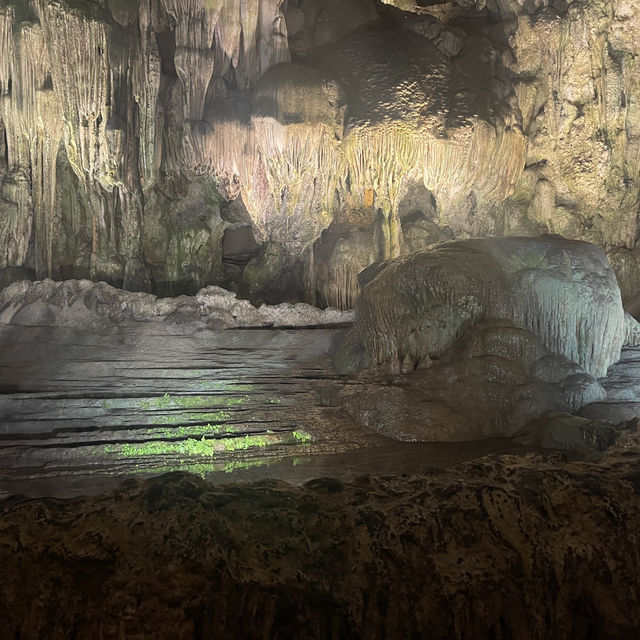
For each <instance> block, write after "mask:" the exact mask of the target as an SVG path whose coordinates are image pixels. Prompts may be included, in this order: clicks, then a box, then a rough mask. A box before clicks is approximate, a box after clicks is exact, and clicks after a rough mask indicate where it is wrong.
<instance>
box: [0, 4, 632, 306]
mask: <svg viewBox="0 0 640 640" xmlns="http://www.w3.org/2000/svg"><path fill="white" fill-rule="evenodd" d="M391 5H396V6H391ZM639 33H640V10H639V9H638V7H637V5H636V3H635V2H633V1H632V0H573V2H571V1H570V0H556V1H554V2H537V1H533V0H532V1H527V2H522V1H521V0H478V1H476V2H473V1H471V0H469V1H467V0H464V1H463V0H460V1H459V2H450V3H444V4H443V3H430V2H420V3H415V2H404V1H402V2H401V1H394V2H391V1H389V2H385V3H379V4H376V3H375V2H374V0H357V1H356V0H353V1H352V2H349V3H343V2H337V1H334V0H331V1H326V2H320V1H316V0H314V1H311V0H306V1H305V2H299V1H297V0H289V2H283V1H282V0H243V1H240V0H233V1H229V2H227V1H225V2H223V1H222V0H207V1H205V0H138V1H136V2H120V1H116V0H73V1H71V0H59V1H58V2H54V3H49V2H44V1H43V0H31V1H30V2H27V1H25V2H22V1H20V2H16V1H13V0H2V1H1V2H0V284H4V283H5V282H7V281H9V280H13V279H16V278H18V277H23V276H25V275H32V276H33V275H35V276H36V277H37V278H45V277H51V278H54V279H66V278H92V279H104V280H106V281H108V282H109V283H111V284H114V285H118V286H124V287H125V288H127V289H133V290H146V291H153V292H155V293H160V294H163V295H175V294H179V293H195V292H196V291H197V290H198V289H200V288H201V287H203V286H206V285H209V284H216V285H225V286H227V287H233V288H235V289H236V290H238V291H239V292H241V293H243V294H244V295H251V296H252V297H253V298H254V299H257V300H267V301H275V300H278V299H280V300H281V299H282V298H283V297H289V298H298V299H306V300H308V301H310V302H316V301H318V302H320V303H321V304H324V305H330V306H341V307H350V306H352V305H353V303H354V301H355V298H356V296H357V293H358V282H357V275H358V273H359V272H360V271H361V270H362V269H364V268H366V267H367V266H369V265H370V264H372V263H374V262H379V261H382V260H386V259H389V258H394V257H397V256H399V255H402V254H406V253H411V252H413V251H415V250H418V249H421V248H425V247H426V246H428V245H430V244H431V243H433V242H436V241H439V240H443V239H448V238H451V237H467V236H470V235H471V236H485V235H513V234H521V235H522V234H525V235H537V234H539V233H541V232H552V233H560V234H563V235H565V236H566V237H569V238H575V239H583V240H588V241H591V242H594V243H596V244H599V245H601V246H603V247H605V248H606V249H607V251H608V253H609V254H610V256H611V258H612V263H613V266H614V268H615V270H616V273H617V274H618V275H619V276H620V281H621V284H622V287H623V296H624V301H625V304H627V305H628V306H629V308H630V309H631V310H635V309H636V306H637V305H636V303H635V302H634V301H635V299H636V298H638V297H640V288H638V284H637V283H638V278H637V277H636V274H637V271H638V264H639V258H638V256H637V255H636V254H637V251H636V249H635V247H636V238H637V235H638V194H639V190H640V180H639V177H640V163H639V161H638V157H639V152H640V151H639V150H640V115H639V114H640V111H639V107H638V105H639V104H640V88H639V87H640V84H639V78H640V72H639V71H638V65H637V62H636V57H637V54H638V52H637V47H638V45H637V43H638V35H639ZM242 229H245V230H247V231H248V232H249V233H250V234H251V235H252V236H253V242H254V246H252V248H251V249H250V250H249V251H247V252H244V253H241V257H240V258H239V257H238V254H228V253H225V248H224V247H225V243H224V237H225V234H226V233H227V232H230V233H231V232H237V231H238V230H242ZM249 245H251V243H249ZM249 245H248V246H249ZM247 264H250V267H249V268H248V269H245V266H246V265H247ZM278 301H279V300H278Z"/></svg>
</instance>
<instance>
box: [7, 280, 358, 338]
mask: <svg viewBox="0 0 640 640" xmlns="http://www.w3.org/2000/svg"><path fill="white" fill-rule="evenodd" d="M353 319H354V314H353V312H350V311H339V310H337V309H317V308H315V307H311V306H309V305H308V304H302V303H301V304H288V303H282V304H279V305H276V306H269V305H262V306H260V307H259V308H256V307H254V306H253V305H252V304H251V303H250V302H249V301H247V300H239V299H238V298H236V294H235V293H232V292H230V291H226V290H225V289H221V288H220V287H213V286H212V287H206V288H205V289H201V290H200V291H199V292H198V293H197V294H196V295H195V296H193V297H190V296H180V297H179V298H157V297H156V296H154V295H151V294H149V293H132V292H129V291H124V290H122V289H115V288H114V287H112V286H111V285H108V284H106V283H105V282H98V283H94V282H91V281H90V280H68V281H65V282H54V281H53V280H43V281H42V282H29V281H26V280H23V281H19V282H15V283H13V284H12V285H10V286H8V287H6V288H5V289H3V290H2V291H0V323H2V324H15V325H26V326H69V327H76V328H89V327H94V328H99V327H101V326H109V325H110V324H113V323H115V324H119V323H122V322H125V321H133V322H149V321H163V322H170V323H176V324H186V323H191V324H193V323H198V322H201V323H207V324H209V325H211V326H213V327H214V328H219V329H224V328H228V327H246V326H276V327H283V326H284V327H286V326H291V327H304V326H314V325H332V324H341V323H350V322H352V321H353Z"/></svg>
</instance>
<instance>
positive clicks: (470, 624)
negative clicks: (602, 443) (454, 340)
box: [0, 430, 640, 640]
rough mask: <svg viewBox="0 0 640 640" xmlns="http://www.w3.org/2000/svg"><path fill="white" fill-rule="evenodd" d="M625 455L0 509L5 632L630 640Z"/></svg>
mask: <svg viewBox="0 0 640 640" xmlns="http://www.w3.org/2000/svg"><path fill="white" fill-rule="evenodd" d="M634 438H635V440H634ZM620 445H621V446H620V448H619V449H618V450H617V451H614V452H612V454H611V455H607V456H605V457H604V458H603V459H602V461H600V462H598V463H595V464H594V463H589V464H586V463H584V462H567V461H566V459H563V457H562V456H560V455H554V456H546V457H542V456H537V455H531V454H530V455H527V456H521V457H516V456H492V457H485V458H482V459H481V460H478V461H474V462H471V463H467V464H463V465H458V466H456V467H453V468H451V469H446V470H437V469H427V470H425V471H424V473H421V474H419V475H412V476H406V475H404V476H403V475H399V476H398V475H396V476H388V477H382V478H378V477H368V476H365V477H361V478H359V479H357V480H356V481H354V482H350V483H347V482H342V481H340V480H337V479H331V478H320V479H317V480H312V481H310V482H308V483H307V484H305V485H304V486H302V487H296V486H291V485H287V484H285V483H283V482H277V481H263V482H259V483H255V484H252V485H249V486H215V485H211V484H209V483H207V482H205V481H203V480H201V479H200V478H198V477H196V476H192V475H188V474H182V473H175V474H170V475H167V476H162V477H160V478H153V479H151V480H148V481H146V482H139V481H136V480H132V481H129V482H128V483H126V484H124V485H122V486H121V487H120V488H118V489H117V490H115V491H113V492H112V493H109V494H106V495H102V496H97V497H92V498H90V497H81V498H75V499H73V500H51V499H38V500H33V499H32V500H26V501H21V500H19V499H9V500H7V501H5V502H3V503H2V505H0V508H1V510H2V519H1V520H0V563H1V564H2V566H3V568H4V570H5V572H6V573H7V574H8V575H12V576H17V578H16V579H14V580H3V581H2V583H1V584H0V613H1V614H2V616H3V625H4V630H5V631H6V632H7V635H10V636H12V637H14V636H26V635H34V636H36V637H37V636H43V635H47V636H49V637H51V638H55V639H57V638H64V637H68V635H69V632H70V631H71V630H73V633H75V634H77V635H78V636H79V637H90V636H91V637H100V636H103V637H114V636H115V637H117V636H118V635H123V634H124V635H125V636H127V637H147V638H148V637H156V638H160V637H168V633H167V631H168V630H170V633H171V635H173V636H174V637H193V636H194V633H195V630H200V631H198V632H200V633H204V634H205V635H209V636H211V637H258V636H262V635H266V636H268V637H272V638H285V637H287V638H302V637H314V636H318V635H322V636H331V635H337V636H339V637H345V638H346V637H370V638H381V637H385V638H389V639H396V638H398V639H400V638H408V637H422V636H424V634H425V630H426V629H428V630H429V633H430V634H431V635H432V636H433V637H438V638H450V637H456V636H459V637H463V638H489V637H503V638H504V637H513V638H544V637H548V636H549V635H551V636H552V637H558V638H560V637H567V638H581V637H607V638H611V639H612V640H628V639H630V638H637V637H638V633H637V629H638V628H639V627H640V608H639V607H638V606H637V605H638V597H639V596H638V592H639V589H640V586H639V585H638V576H639V575H640V566H639V562H638V555H637V553H636V551H637V539H636V532H637V530H638V528H639V527H640V511H639V507H638V505H639V504H640V502H639V500H638V473H637V465H638V453H637V451H638V447H637V434H636V433H634V432H633V431H632V430H628V432H627V435H626V436H625V438H624V439H622V438H621V439H620ZM622 447H626V448H622ZM89 569H90V570H89ZM363 594H367V597H364V595H363ZM34 602H47V603H49V604H50V606H51V607H53V608H54V609H55V611H56V612H57V613H56V615H55V616H51V615H50V614H49V610H48V608H47V607H34V606H33V603H34ZM292 611H295V612H296V614H295V615H291V612H292Z"/></svg>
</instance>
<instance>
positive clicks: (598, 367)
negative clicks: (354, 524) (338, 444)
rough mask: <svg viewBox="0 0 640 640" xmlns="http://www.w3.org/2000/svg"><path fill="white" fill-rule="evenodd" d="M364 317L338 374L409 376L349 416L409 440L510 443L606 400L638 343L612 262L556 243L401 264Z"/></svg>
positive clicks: (446, 253) (390, 271)
mask: <svg viewBox="0 0 640 640" xmlns="http://www.w3.org/2000/svg"><path fill="white" fill-rule="evenodd" d="M356 312H357V320H356V324H355V326H354V329H353V332H352V336H351V337H350V339H349V340H347V341H346V342H345V344H344V345H343V348H342V349H343V350H342V352H341V353H340V354H339V355H338V357H337V359H336V364H337V366H338V367H339V368H341V369H343V370H344V371H350V372H353V371H354V370H358V369H363V368H366V369H368V371H369V373H370V374H371V373H373V374H379V373H383V374H385V375H387V374H388V373H389V372H390V373H392V374H399V373H410V374H411V375H408V376H404V377H402V378H400V379H399V380H400V382H399V383H398V384H394V383H389V382H387V383H386V384H385V385H380V384H377V383H375V382H372V383H369V384H367V383H365V384H363V385H362V387H359V388H358V390H357V392H356V393H353V394H349V393H347V394H346V396H345V406H346V407H347V409H348V410H349V412H350V413H351V414H352V415H353V416H354V417H355V418H356V419H357V420H358V421H360V422H361V423H362V424H363V425H365V426H366V427H368V428H371V429H374V430H377V431H380V432H382V433H384V434H385V435H389V436H391V437H394V438H398V439H403V440H468V439H474V438H482V437H503V436H512V435H515V434H517V433H518V432H519V431H521V430H523V429H525V430H526V429H530V428H531V421H532V420H534V419H536V418H538V417H539V416H540V415H542V414H544V413H546V412H549V411H555V412H568V413H573V412H575V411H577V410H578V409H580V408H581V407H582V406H584V405H585V404H589V403H593V402H600V401H602V400H604V398H605V397H606V393H605V391H604V389H603V387H602V386H601V384H600V382H599V381H598V380H596V378H603V377H604V376H605V375H606V374H607V370H608V368H609V367H610V366H611V365H613V364H614V363H616V362H617V361H618V360H619V359H620V350H621V347H622V346H623V344H625V343H632V344H635V343H637V333H636V332H637V328H638V325H637V323H636V321H635V320H633V319H632V318H631V317H630V316H626V317H625V313H624V311H623V308H622V302H621V297H620V292H619V289H618V286H617V284H616V280H615V275H614V273H613V271H612V270H611V268H610V267H609V264H608V262H607V260H606V257H605V254H604V252H603V251H602V250H601V249H598V248H597V247H595V246H593V245H589V244H587V243H584V242H576V241H568V240H564V239H562V238H553V237H545V238H521V237H511V238H488V239H473V240H457V241H453V242H450V243H445V244H440V245H438V246H436V247H434V248H432V249H430V250H426V251H421V252H418V253H415V254H412V255H410V256H405V257H402V258H398V259H396V260H392V261H390V262H389V263H388V264H387V265H386V266H383V268H382V270H381V271H380V272H379V273H378V274H377V275H375V277H373V279H372V280H371V281H370V282H369V283H368V284H366V285H365V286H364V289H363V291H362V294H361V296H360V298H359V300H358V305H357V309H356ZM363 349H364V350H366V354H365V353H363V351H362V350H363ZM373 379H374V380H375V375H374V378H373Z"/></svg>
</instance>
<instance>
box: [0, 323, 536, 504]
mask: <svg viewBox="0 0 640 640" xmlns="http://www.w3.org/2000/svg"><path fill="white" fill-rule="evenodd" d="M345 330H346V329H345V328H344V327H321V328H305V329H299V328H298V329H273V328H260V329H230V330H225V331H220V330H217V331H216V330H211V329H208V328H206V327H205V326H194V325H169V324H165V323H155V322H147V323H138V324H131V325H127V326H119V327H114V328H111V329H109V330H108V331H94V330H88V329H87V330H82V331H79V330H77V329H69V328H63V327H29V326H7V325H5V326H1V327H0V498H2V497H6V496H8V495H14V494H24V495H28V496H56V497H63V496H71V495H78V494H92V493H99V492H100V491H104V490H105V488H108V487H110V486H114V485H116V484H118V483H119V482H120V481H121V480H122V479H123V478H125V477H130V476H132V475H142V476H150V475H155V474H160V473H164V472H167V471H174V470H183V471H191V472H194V473H197V474H199V475H201V476H203V477H206V478H207V479H209V480H214V481H223V482H236V481H249V480H256V479H261V478H267V477H271V478H279V479H284V480H288V481H290V482H296V483H298V482H300V483H302V482H305V481H307V480H309V479H310V478H314V477H320V476H335V477H340V478H343V479H345V480H348V479H351V478H353V477H356V476H358V475H362V474H367V473H376V474H385V473H414V472H417V471H420V470H422V469H423V468H425V467H426V466H449V465H453V464H456V463H459V462H463V461H466V460H470V459H474V458H477V457H480V456H483V455H486V454H488V453H519V452H524V451H529V450H530V449H525V448H524V447H521V446H520V445H517V444H515V443H513V442H511V441H510V440H488V441H483V442H477V443H473V442H472V443H451V444H442V443H441V444H415V443H401V442H394V441H391V440H389V439H387V438H384V437H382V436H379V435H377V434H375V433H371V432H368V431H365V430H363V429H362V428H361V427H360V426H358V425H356V424H355V423H354V421H353V420H352V419H351V418H350V417H349V416H348V415H347V414H346V413H345V412H344V411H343V410H342V409H341V408H340V406H339V400H338V398H339V393H340V390H341V389H344V388H345V387H346V386H347V385H354V384H359V382H358V381H356V380H350V379H347V378H342V377H338V376H335V375H333V374H331V373H329V368H328V363H329V359H330V354H331V353H332V352H333V350H334V349H335V347H336V344H337V342H338V341H339V340H341V339H342V337H343V335H344V332H345Z"/></svg>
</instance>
